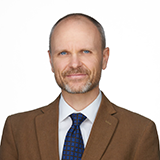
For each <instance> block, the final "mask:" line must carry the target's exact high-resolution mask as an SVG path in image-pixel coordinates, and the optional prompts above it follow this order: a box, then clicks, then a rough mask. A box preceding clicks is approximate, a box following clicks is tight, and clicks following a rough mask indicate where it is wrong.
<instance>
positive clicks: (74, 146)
mask: <svg viewBox="0 0 160 160" xmlns="http://www.w3.org/2000/svg"><path fill="white" fill-rule="evenodd" d="M70 117H71V119H72V126H71V128H70V129H69V130H68V132H67V135H66V138H65V142H64V148H63V154H62V160H64V159H67V160H81V157H82V154H83V151H84V144H83V139H82V135H81V131H80V124H81V123H82V122H83V121H84V120H85V119H86V117H85V116H84V115H83V114H81V113H78V114H71V115H70Z"/></svg>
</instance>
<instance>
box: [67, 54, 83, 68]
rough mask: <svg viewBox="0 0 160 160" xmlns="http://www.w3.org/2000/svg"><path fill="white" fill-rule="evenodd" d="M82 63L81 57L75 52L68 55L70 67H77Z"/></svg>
mask: <svg viewBox="0 0 160 160" xmlns="http://www.w3.org/2000/svg"><path fill="white" fill-rule="evenodd" d="M81 65H82V62H81V59H80V57H79V56H78V55H77V54H72V56H71V57H70V67H72V68H77V67H80V66H81Z"/></svg>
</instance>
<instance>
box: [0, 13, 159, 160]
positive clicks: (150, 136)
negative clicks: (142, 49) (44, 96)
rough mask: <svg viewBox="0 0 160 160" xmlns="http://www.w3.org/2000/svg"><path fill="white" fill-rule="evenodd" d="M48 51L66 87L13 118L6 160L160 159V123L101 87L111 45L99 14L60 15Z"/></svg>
mask: <svg viewBox="0 0 160 160" xmlns="http://www.w3.org/2000/svg"><path fill="white" fill-rule="evenodd" d="M48 53H49V58H50V63H51V66H52V71H53V73H54V75H55V79H56V82H57V84H58V85H59V87H60V88H61V89H62V93H61V95H59V96H58V98H57V99H56V100H55V101H54V102H52V103H51V104H49V105H48V106H45V107H42V108H39V109H36V110H34V111H29V112H25V113H20V114H16V115H12V116H9V117H8V118H7V121H6V124H5V127H4V132H3V136H2V142H1V148H0V160H61V159H70V160H72V159H73V160H77V159H78V160H80V159H82V160H100V159H101V160H160V151H159V142H158V135H157V131H156V127H155V124H154V123H153V122H152V121H151V120H149V119H147V118H144V117H142V116H140V115H138V114H135V113H132V112H130V111H127V110H125V109H122V108H120V107H118V106H116V105H114V104H113V103H111V102H110V101H109V100H108V99H107V98H106V97H105V95H104V94H103V93H102V92H101V91H100V89H99V81H100V77H101V70H102V69H103V70H104V69H105V68H106V66H107V62H108V58H109V48H106V47H105V36H104V31H103V28H102V26H101V25H100V24H99V23H98V22H97V21H96V20H95V19H93V18H91V17H89V16H87V15H83V14H71V15H67V16H65V17H63V18H62V19H60V20H59V21H58V22H57V23H56V24H55V25H54V27H53V28H52V31H51V34H50V49H49V51H48Z"/></svg>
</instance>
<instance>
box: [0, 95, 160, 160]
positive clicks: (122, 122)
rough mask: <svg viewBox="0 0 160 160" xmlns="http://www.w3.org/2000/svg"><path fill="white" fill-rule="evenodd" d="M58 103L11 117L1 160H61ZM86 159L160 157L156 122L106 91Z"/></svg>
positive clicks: (0, 149)
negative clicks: (115, 101) (124, 106)
mask: <svg viewBox="0 0 160 160" xmlns="http://www.w3.org/2000/svg"><path fill="white" fill-rule="evenodd" d="M58 106H59V97H58V98H57V99H56V100H55V101H54V102H53V103H51V104H49V105H48V106H45V107H43V108H39V109H36V110H34V111H29V112H25V113H20V114H16V115H12V116H10V117H8V118H7V121H6V124H5V127H4V132H3V136H2V142H1V146H0V160H59V151H58ZM82 160H160V151H159V141H158V135H157V131H156V127H155V124H154V123H153V122H152V121H150V120H149V119H146V118H144V117H142V116H140V115H138V114H135V113H132V112H130V111H127V110H125V109H122V108H120V107H118V106H116V105H114V104H112V103H111V102H110V101H109V100H108V99H107V98H106V97H105V96H104V95H103V96H102V102H101V105H100V108H99V111H98V113H97V117H96V119H95V122H94V124H93V128H92V131H91V134H90V137H89V140H88V143H87V146H86V148H85V151H84V154H83V157H82Z"/></svg>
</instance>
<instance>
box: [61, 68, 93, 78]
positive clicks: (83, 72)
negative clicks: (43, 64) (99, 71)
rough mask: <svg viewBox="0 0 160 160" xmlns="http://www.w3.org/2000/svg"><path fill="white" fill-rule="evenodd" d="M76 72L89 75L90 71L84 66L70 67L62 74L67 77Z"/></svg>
mask: <svg viewBox="0 0 160 160" xmlns="http://www.w3.org/2000/svg"><path fill="white" fill-rule="evenodd" d="M75 73H76V74H78V73H79V74H87V75H89V74H90V71H89V70H88V69H85V68H82V67H80V68H70V69H68V70H66V71H64V72H63V73H62V76H63V77H65V76H67V75H70V74H75Z"/></svg>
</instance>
